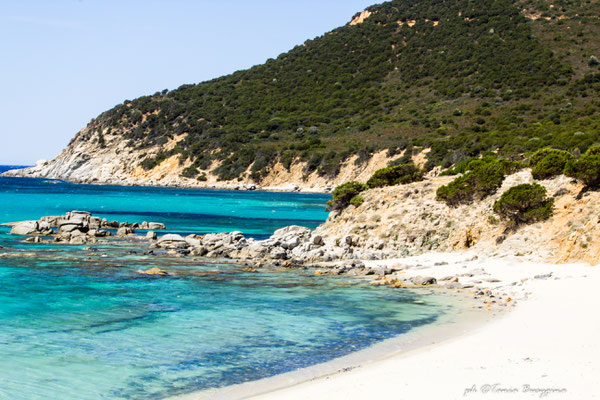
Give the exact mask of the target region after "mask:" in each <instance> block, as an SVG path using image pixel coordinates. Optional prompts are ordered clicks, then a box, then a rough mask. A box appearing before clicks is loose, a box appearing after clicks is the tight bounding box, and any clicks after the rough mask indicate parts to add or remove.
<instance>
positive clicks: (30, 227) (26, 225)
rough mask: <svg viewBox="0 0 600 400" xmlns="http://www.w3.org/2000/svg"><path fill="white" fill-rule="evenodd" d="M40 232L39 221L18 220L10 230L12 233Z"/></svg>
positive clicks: (29, 233)
mask: <svg viewBox="0 0 600 400" xmlns="http://www.w3.org/2000/svg"><path fill="white" fill-rule="evenodd" d="M37 232H38V222H37V221H23V222H18V223H16V224H15V225H13V227H12V228H11V230H10V233H11V235H32V234H34V233H37Z"/></svg>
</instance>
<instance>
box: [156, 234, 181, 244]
mask: <svg viewBox="0 0 600 400" xmlns="http://www.w3.org/2000/svg"><path fill="white" fill-rule="evenodd" d="M158 242H159V243H162V242H185V239H184V238H183V237H182V236H181V235H177V234H174V233H169V234H166V235H162V236H161V237H160V239H159V240H158Z"/></svg>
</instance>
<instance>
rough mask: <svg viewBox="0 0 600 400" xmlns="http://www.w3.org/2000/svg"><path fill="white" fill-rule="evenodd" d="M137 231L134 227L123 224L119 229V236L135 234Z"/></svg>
mask: <svg viewBox="0 0 600 400" xmlns="http://www.w3.org/2000/svg"><path fill="white" fill-rule="evenodd" d="M134 233H135V231H134V230H133V228H131V227H128V226H122V227H120V228H119V229H117V236H121V237H123V236H128V235H133V234H134Z"/></svg>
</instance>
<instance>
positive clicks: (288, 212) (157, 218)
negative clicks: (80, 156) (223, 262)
mask: <svg viewBox="0 0 600 400" xmlns="http://www.w3.org/2000/svg"><path fill="white" fill-rule="evenodd" d="M329 199H330V196H329V195H325V194H300V193H275V192H249V191H226V190H208V189H179V188H160V187H133V186H111V185H79V184H72V183H68V182H63V181H58V180H47V179H31V178H3V177H0V222H14V221H21V220H28V219H38V218H40V217H42V216H44V215H59V214H64V213H65V212H67V211H71V210H86V211H91V212H93V213H94V215H97V216H99V217H103V218H107V219H114V220H118V221H128V222H132V223H133V222H139V223H141V222H143V221H152V222H162V223H164V224H165V225H166V226H167V228H168V229H169V231H172V232H177V233H184V234H187V233H198V234H203V233H210V232H230V231H233V230H240V231H242V232H244V233H245V234H247V235H249V236H255V237H264V236H265V235H269V234H271V233H273V231H275V230H276V229H279V228H281V227H284V226H288V225H302V226H306V227H309V228H314V227H316V226H318V225H319V224H320V223H321V222H323V221H324V220H325V219H326V218H327V215H328V214H327V213H326V212H325V206H326V202H327V200H329Z"/></svg>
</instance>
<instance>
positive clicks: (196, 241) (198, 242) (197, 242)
mask: <svg viewBox="0 0 600 400" xmlns="http://www.w3.org/2000/svg"><path fill="white" fill-rule="evenodd" d="M185 241H186V243H187V244H189V245H190V246H192V247H200V246H202V239H200V238H199V237H198V236H197V235H189V236H186V237H185Z"/></svg>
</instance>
